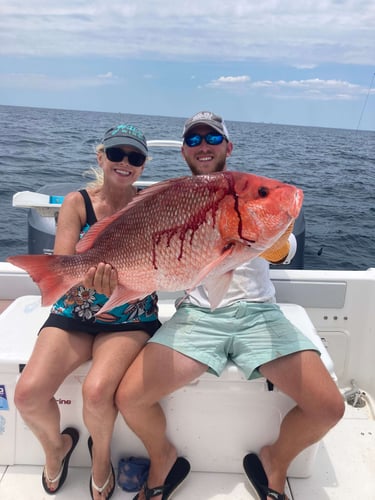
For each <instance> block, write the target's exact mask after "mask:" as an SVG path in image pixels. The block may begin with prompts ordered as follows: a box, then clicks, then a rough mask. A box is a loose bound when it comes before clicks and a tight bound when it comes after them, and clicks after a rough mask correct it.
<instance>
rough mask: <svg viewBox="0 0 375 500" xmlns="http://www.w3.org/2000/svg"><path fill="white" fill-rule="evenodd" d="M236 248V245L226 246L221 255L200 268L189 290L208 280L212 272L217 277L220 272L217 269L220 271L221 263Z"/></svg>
mask: <svg viewBox="0 0 375 500" xmlns="http://www.w3.org/2000/svg"><path fill="white" fill-rule="evenodd" d="M234 248H235V247H234V246H233V245H229V246H228V247H226V248H225V249H224V250H223V251H222V253H221V254H220V255H219V257H217V258H216V259H215V260H213V261H211V262H209V263H208V264H207V265H206V266H205V267H203V268H202V269H201V270H200V272H199V273H198V274H197V275H196V277H195V280H194V281H193V283H192V285H191V286H190V288H189V290H192V289H193V288H195V287H196V286H198V285H200V284H201V283H203V282H206V278H207V276H209V275H210V273H212V274H213V276H216V277H217V276H218V275H219V274H220V271H219V272H216V271H218V269H219V268H220V265H221V264H223V262H224V261H225V259H227V258H228V257H229V255H231V254H232V253H233V250H234Z"/></svg>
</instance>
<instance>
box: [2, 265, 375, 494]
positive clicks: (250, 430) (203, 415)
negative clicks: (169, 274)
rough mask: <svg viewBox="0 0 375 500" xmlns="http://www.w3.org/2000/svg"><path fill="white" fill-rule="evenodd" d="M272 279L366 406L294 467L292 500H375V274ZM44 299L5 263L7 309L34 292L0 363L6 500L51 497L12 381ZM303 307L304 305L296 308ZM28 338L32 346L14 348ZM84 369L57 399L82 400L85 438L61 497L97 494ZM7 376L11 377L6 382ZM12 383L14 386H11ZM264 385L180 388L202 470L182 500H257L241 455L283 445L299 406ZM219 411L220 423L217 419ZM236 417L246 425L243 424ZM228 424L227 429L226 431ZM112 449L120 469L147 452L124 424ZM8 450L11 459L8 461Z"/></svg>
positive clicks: (178, 397) (173, 403)
mask: <svg viewBox="0 0 375 500" xmlns="http://www.w3.org/2000/svg"><path fill="white" fill-rule="evenodd" d="M271 273H272V278H273V281H274V283H275V286H276V289H277V298H278V301H279V302H282V303H284V304H290V303H292V304H299V305H300V306H302V307H303V308H304V309H305V311H306V312H307V314H308V316H309V318H310V320H311V322H312V323H313V325H314V327H315V329H316V331H317V332H318V334H319V337H321V338H322V339H323V342H324V345H325V346H326V347H327V350H328V353H329V355H330V357H331V358H332V360H333V362H334V368H335V373H336V375H337V378H338V385H339V387H340V389H341V391H342V393H343V394H344V393H345V394H347V393H348V391H350V390H351V389H352V387H353V384H354V391H353V392H354V393H355V394H354V397H353V398H354V399H355V398H357V400H358V401H359V403H360V404H361V403H362V402H363V403H365V404H364V406H362V407H353V406H351V405H349V404H347V409H346V413H345V417H344V418H343V420H342V421H341V422H340V423H339V424H338V425H337V426H336V427H335V428H334V429H333V430H332V431H331V432H329V434H328V435H327V436H326V437H325V438H324V439H323V441H322V442H320V443H319V444H317V445H316V447H313V448H312V449H310V450H307V452H306V453H305V455H304V456H302V457H298V460H297V463H296V464H295V468H294V470H292V473H291V474H290V476H293V477H289V486H290V492H289V495H290V497H292V498H294V499H301V500H302V499H303V500H310V499H311V500H313V499H314V500H327V499H329V500H334V499H337V500H338V499H340V500H342V499H344V500H349V499H353V498H357V497H358V498H368V499H373V498H375V483H374V481H373V473H374V471H375V420H374V414H375V407H374V404H373V399H372V398H373V397H374V395H375V371H374V365H375V311H374V309H375V308H374V307H373V304H374V303H375V269H369V270H367V271H304V270H272V271H271ZM37 293H38V290H37V288H36V287H35V285H34V284H33V283H32V282H31V281H30V279H29V278H28V276H27V275H26V274H25V273H24V272H22V271H20V270H18V269H16V268H14V267H12V266H10V265H7V264H3V263H1V264H0V304H1V305H2V308H4V307H5V306H6V305H8V304H11V303H12V302H13V301H14V300H15V299H16V298H17V297H23V296H28V297H24V298H23V299H18V301H17V311H20V314H18V312H17V314H16V316H13V315H11V313H10V312H12V310H13V308H15V306H14V305H11V306H10V308H8V309H7V310H6V311H5V312H4V313H3V314H2V315H1V316H0V325H1V330H0V341H1V345H2V349H1V352H2V353H4V352H5V353H8V354H7V355H8V361H6V360H4V356H3V355H2V358H1V360H0V386H1V385H4V384H8V385H7V387H8V391H9V394H8V395H7V396H8V403H9V409H8V410H6V411H4V410H1V409H0V423H1V417H3V419H5V421H6V425H10V424H11V423H14V425H15V427H16V429H15V431H14V434H13V435H14V438H11V439H13V441H14V443H13V442H12V444H11V446H13V447H14V449H13V451H12V452H11V453H10V452H9V443H8V442H5V439H8V438H6V436H7V434H6V432H4V429H3V431H1V429H0V463H2V464H3V465H0V498H1V499H2V500H11V499H17V500H23V499H25V500H26V499H27V500H32V499H34V498H35V499H41V498H47V497H48V498H50V496H48V495H46V494H45V493H44V490H43V489H42V486H41V481H40V478H41V473H42V461H43V456H42V453H41V450H40V447H39V445H38V443H37V442H36V441H35V439H34V438H33V436H32V434H31V432H30V431H29V430H28V429H27V428H26V427H25V425H24V424H23V422H22V420H21V419H20V417H19V415H17V414H16V411H15V409H14V407H13V402H12V395H11V394H10V393H11V392H12V389H11V387H12V384H13V380H15V379H16V376H17V373H14V372H17V369H18V366H17V364H18V363H23V362H25V361H26V360H27V356H28V352H29V351H30V349H31V347H32V344H33V340H34V339H33V336H35V335H36V331H37V325H39V324H40V321H39V316H38V314H44V313H43V312H41V309H40V308H38V307H36V308H35V310H34V309H33V307H32V304H35V303H37V302H38V300H39V299H38V298H37V297H35V295H36V294H37ZM30 296H34V297H30ZM35 301H36V302H35ZM30 304H31V305H30ZM285 307H288V306H285ZM172 310H173V300H172V299H171V298H167V297H162V311H163V314H164V315H165V317H167V316H168V315H169V314H170V313H171V312H172ZM299 310H300V309H299V308H295V311H299ZM30 311H31V312H30ZM25 314H26V316H25ZM30 314H31V315H30ZM293 314H294V313H293ZM34 315H35V316H34ZM15 317H17V321H18V320H19V321H22V320H23V319H25V317H26V319H27V321H26V325H27V326H26V327H25V328H23V330H25V331H21V332H20V329H19V328H18V327H17V325H16V322H15V320H14V318H15ZM31 318H34V319H31ZM33 321H34V323H33ZM27 330H28V331H27ZM9 332H10V335H11V339H13V337H14V340H15V338H16V337H17V336H21V337H19V339H18V341H17V342H10V344H9ZM7 339H8V340H7ZM21 339H23V341H22V342H21V343H22V345H23V347H22V348H20V347H19V346H18V347H17V348H16V347H14V345H15V344H19V343H20V340H21ZM7 342H8V344H9V345H8V344H7ZM16 358H18V359H16ZM86 369H87V367H86ZM84 372H85V367H82V369H81V370H78V371H77V373H76V374H74V375H73V378H72V379H71V380H70V381H69V380H68V381H67V383H66V384H64V388H63V390H66V391H68V395H64V394H62V395H61V396H59V395H58V394H57V395H56V397H60V399H61V400H62V407H63V406H64V401H67V400H68V399H69V398H70V400H71V401H74V402H75V403H74V404H75V406H74V404H73V403H72V405H73V406H74V408H75V409H74V411H73V406H71V407H70V408H67V409H66V408H65V407H63V408H62V410H63V411H62V412H63V420H64V419H66V422H67V423H70V424H75V425H78V427H79V428H80V429H81V432H82V439H81V441H80V444H79V446H78V447H77V450H76V452H75V453H74V455H73V456H72V460H71V468H70V472H69V477H68V480H67V481H66V483H65V485H64V487H63V488H62V489H61V491H60V492H59V493H58V495H59V498H61V499H62V500H63V499H65V498H67V499H68V498H69V499H71V498H89V491H88V481H89V475H90V471H89V461H88V453H87V450H86V439H87V432H85V430H84V427H83V426H82V422H81V415H80V406H81V402H80V401H79V394H80V383H81V380H82V377H83V376H84ZM6 373H7V375H5V374H6ZM6 376H8V377H10V379H6V378H5V377H6ZM4 380H8V382H7V381H5V382H3V381H4ZM13 385H14V384H13ZM264 387H265V385H264V381H258V382H257V381H255V384H254V383H253V382H247V381H244V380H243V378H242V377H241V374H240V373H239V372H237V371H233V370H232V368H231V369H230V370H228V371H227V372H226V374H225V376H224V377H222V378H220V379H217V378H214V377H211V376H210V375H208V374H205V375H204V376H203V377H201V379H199V381H198V382H197V383H196V384H192V385H191V386H189V387H187V388H185V389H182V390H181V391H178V393H177V394H175V395H173V396H171V397H170V398H168V399H167V400H166V401H165V407H166V411H167V414H168V422H169V429H170V434H171V436H172V438H173V440H174V441H175V442H177V444H178V446H179V449H180V451H181V454H184V455H185V456H187V457H188V458H189V459H190V461H191V464H192V469H193V472H192V474H190V475H189V477H188V479H187V480H186V482H185V483H184V484H183V485H182V486H181V488H180V489H179V490H178V491H177V492H176V493H175V495H174V496H173V498H175V499H176V500H179V499H181V500H191V499H194V500H199V499H202V500H219V499H231V500H239V499H244V500H245V499H251V498H252V496H251V494H250V493H249V490H248V488H247V483H246V478H245V476H244V474H243V473H242V470H241V461H242V457H243V455H244V454H245V453H246V452H247V451H257V447H258V448H259V447H260V446H261V445H262V443H264V441H266V442H267V440H268V441H269V440H272V439H274V437H275V432H276V433H277V425H278V422H279V420H280V418H281V416H282V414H283V413H285V411H287V409H288V404H289V403H290V401H289V403H288V401H287V399H286V397H285V396H284V395H281V394H277V393H275V394H273V395H270V394H269V393H267V391H266V389H265V388H264ZM9 388H10V389H9ZM357 388H358V391H357ZM69 391H70V392H69ZM269 398H272V399H269ZM349 399H350V398H349ZM205 401H206V403H207V407H206V408H205V411H203V410H202V406H201V405H202V404H204V402H205ZM270 401H271V404H270ZM224 403H226V404H224ZM291 404H292V403H291ZM215 405H216V406H215ZM11 409H12V411H14V417H13V418H10V413H11ZM210 411H212V415H210ZM183 413H185V416H184V417H182V415H183ZM213 415H216V416H218V415H220V417H219V418H216V419H215V420H213ZM238 415H242V416H240V417H238ZM236 418H239V420H238V421H236ZM245 419H247V420H245ZM259 419H260V420H261V422H260V423H259ZM267 419H268V423H267ZM214 421H215V422H216V424H215V426H217V427H216V428H215V427H214V424H213V422H214ZM263 423H264V426H263V428H262V425H263ZM3 424H4V421H3ZM220 426H223V429H221V428H220ZM0 427H1V425H0ZM255 429H256V430H255ZM8 436H9V434H8ZM113 444H114V445H113V463H114V464H115V465H117V460H118V458H119V457H120V456H121V455H123V456H129V454H138V455H144V451H143V448H142V446H141V444H140V443H139V442H138V441H137V439H136V438H135V437H134V436H133V435H132V434H131V433H130V431H129V430H128V429H127V428H125V425H124V424H123V422H122V421H121V419H119V420H118V422H117V425H116V431H115V438H114V443H113ZM4 450H8V451H7V452H5V451H4ZM6 453H8V460H6V459H4V456H5V455H6ZM1 457H3V461H2V460H1ZM4 460H5V461H4ZM208 471H209V472H208ZM295 476H299V477H295ZM133 497H134V493H125V492H123V491H122V490H120V489H117V490H116V492H115V494H114V496H113V498H114V499H117V498H123V499H124V500H126V499H128V498H129V499H130V498H133Z"/></svg>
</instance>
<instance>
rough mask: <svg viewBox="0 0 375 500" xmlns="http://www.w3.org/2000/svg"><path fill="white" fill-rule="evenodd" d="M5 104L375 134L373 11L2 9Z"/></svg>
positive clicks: (248, 6) (192, 5)
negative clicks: (216, 117)
mask: <svg viewBox="0 0 375 500" xmlns="http://www.w3.org/2000/svg"><path fill="white" fill-rule="evenodd" d="M0 12H1V15H0V104H8V105H19V106H36V107H50V108H64V109H78V110H92V111H111V112H123V113H136V114H150V115H162V116H177V117H186V116H190V115H192V114H193V113H195V112H196V111H199V110H203V109H208V110H212V111H215V112H216V113H219V114H222V115H223V116H224V117H225V119H226V120H239V121H250V122H267V123H268V122H273V123H281V124H295V125H312V126H323V127H338V128H350V129H357V128H358V129H360V130H375V79H374V73H375V2H374V0H303V1H301V0H263V1H262V0H256V1H255V0H236V1H234V0H221V1H220V2H218V1H217V0H205V1H201V0H200V1H197V0H189V1H188V2H187V1H181V0H133V1H132V2H129V1H126V0H111V1H110V2H106V1H103V0H101V1H98V0H64V1H61V0H59V1H56V0H33V1H30V0H2V1H1V9H0Z"/></svg>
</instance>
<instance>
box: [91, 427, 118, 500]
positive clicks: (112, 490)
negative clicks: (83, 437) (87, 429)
mask: <svg viewBox="0 0 375 500" xmlns="http://www.w3.org/2000/svg"><path fill="white" fill-rule="evenodd" d="M92 445H93V441H92V437H91V436H89V438H88V440H87V447H88V449H89V453H90V458H91V462H92ZM111 475H112V477H113V486H112V488H111V489H110V491H109V492H108V495H107V497H106V499H105V500H109V499H110V498H111V496H112V495H113V492H114V491H115V487H116V478H115V471H114V468H113V465H112V463H111V472H110V476H109V477H108V479H110V477H111ZM92 484H93V483H92V474H90V483H89V488H90V495H91V498H92V499H93V498H94V493H93V490H92ZM105 487H106V485H105V486H104V487H103V488H105ZM96 489H97V491H99V494H100V495H101V494H102V492H101V491H100V489H99V488H96Z"/></svg>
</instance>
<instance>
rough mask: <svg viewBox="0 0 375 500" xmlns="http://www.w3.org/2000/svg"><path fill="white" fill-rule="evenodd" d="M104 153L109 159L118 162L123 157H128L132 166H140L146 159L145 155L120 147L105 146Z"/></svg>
mask: <svg viewBox="0 0 375 500" xmlns="http://www.w3.org/2000/svg"><path fill="white" fill-rule="evenodd" d="M105 154H106V156H107V158H108V160H109V161H113V162H114V163H120V161H122V160H123V159H124V158H127V159H128V162H129V165H131V166H132V167H141V166H142V165H143V164H144V162H145V161H146V157H145V155H143V154H142V153H137V151H129V152H127V151H123V150H122V149H120V148H107V149H106V150H105Z"/></svg>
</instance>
